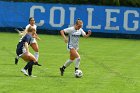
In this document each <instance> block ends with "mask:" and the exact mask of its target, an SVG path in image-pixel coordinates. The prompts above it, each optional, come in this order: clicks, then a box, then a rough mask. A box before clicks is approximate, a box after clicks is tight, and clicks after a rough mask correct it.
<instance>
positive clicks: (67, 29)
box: [64, 27, 73, 34]
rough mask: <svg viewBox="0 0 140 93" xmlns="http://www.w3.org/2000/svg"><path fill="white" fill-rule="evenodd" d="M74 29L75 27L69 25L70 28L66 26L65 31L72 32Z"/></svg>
mask: <svg viewBox="0 0 140 93" xmlns="http://www.w3.org/2000/svg"><path fill="white" fill-rule="evenodd" d="M72 31H73V27H68V28H65V29H64V32H65V33H66V34H69V33H71V32H72Z"/></svg>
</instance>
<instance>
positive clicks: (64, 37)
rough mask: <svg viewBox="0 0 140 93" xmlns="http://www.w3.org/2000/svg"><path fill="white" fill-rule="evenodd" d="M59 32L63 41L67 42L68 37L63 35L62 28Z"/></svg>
mask: <svg viewBox="0 0 140 93" xmlns="http://www.w3.org/2000/svg"><path fill="white" fill-rule="evenodd" d="M60 34H61V36H62V37H63V39H64V41H65V43H67V42H68V39H67V37H66V35H65V32H64V30H61V31H60Z"/></svg>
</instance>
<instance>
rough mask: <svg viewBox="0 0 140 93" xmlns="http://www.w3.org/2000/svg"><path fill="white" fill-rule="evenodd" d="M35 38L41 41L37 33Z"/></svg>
mask: <svg viewBox="0 0 140 93" xmlns="http://www.w3.org/2000/svg"><path fill="white" fill-rule="evenodd" d="M33 37H34V38H36V39H37V40H41V39H40V38H39V36H38V34H37V33H35V34H34V36H33Z"/></svg>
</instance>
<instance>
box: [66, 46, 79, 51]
mask: <svg viewBox="0 0 140 93" xmlns="http://www.w3.org/2000/svg"><path fill="white" fill-rule="evenodd" d="M72 48H74V49H75V50H76V51H78V49H79V48H78V47H74V46H72V45H70V44H67V50H68V51H70V49H72Z"/></svg>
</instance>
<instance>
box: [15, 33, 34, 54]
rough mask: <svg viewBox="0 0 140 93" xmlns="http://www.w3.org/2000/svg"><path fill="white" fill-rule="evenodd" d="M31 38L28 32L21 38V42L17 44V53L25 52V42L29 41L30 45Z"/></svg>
mask: <svg viewBox="0 0 140 93" xmlns="http://www.w3.org/2000/svg"><path fill="white" fill-rule="evenodd" d="M31 39H32V36H31V35H30V34H26V35H25V36H23V37H22V38H21V39H20V41H19V43H18V44H17V49H16V53H17V55H20V54H22V53H23V49H24V48H25V42H27V43H28V45H29V44H30V42H31Z"/></svg>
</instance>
